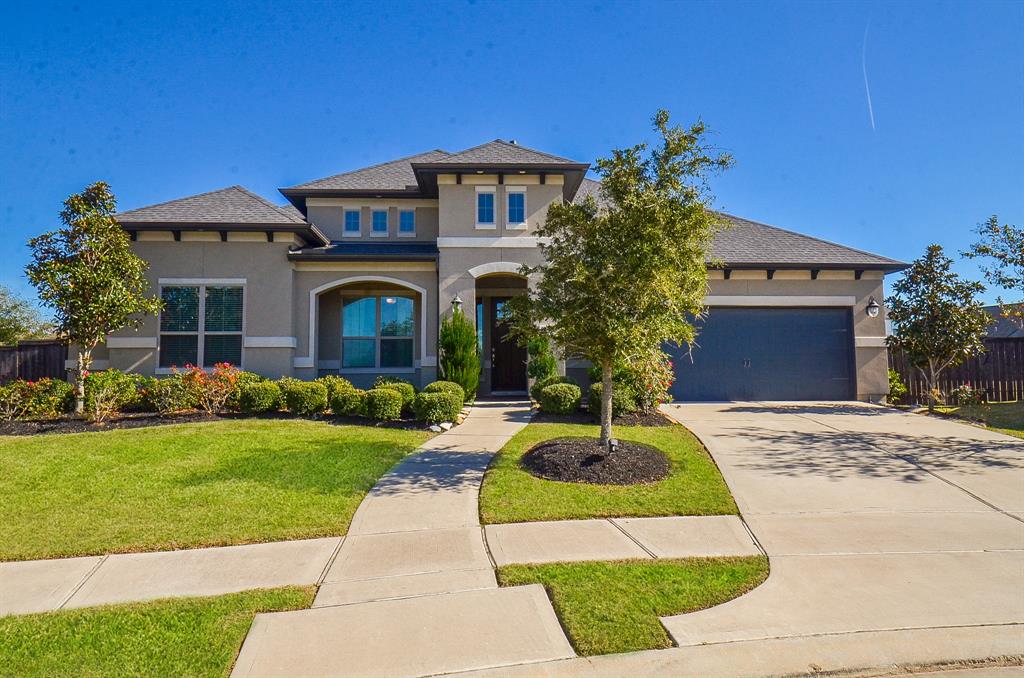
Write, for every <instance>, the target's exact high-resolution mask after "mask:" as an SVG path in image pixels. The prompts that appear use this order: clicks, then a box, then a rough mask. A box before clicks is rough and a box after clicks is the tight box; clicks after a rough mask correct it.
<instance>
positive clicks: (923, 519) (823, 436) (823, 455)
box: [662, 403, 1024, 652]
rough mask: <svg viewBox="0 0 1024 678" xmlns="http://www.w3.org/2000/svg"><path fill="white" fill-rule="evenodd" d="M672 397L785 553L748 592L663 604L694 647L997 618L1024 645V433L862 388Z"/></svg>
mask: <svg viewBox="0 0 1024 678" xmlns="http://www.w3.org/2000/svg"><path fill="white" fill-rule="evenodd" d="M665 411H666V413H667V414H669V415H670V416H672V417H673V418H675V419H676V420H678V421H679V422H681V423H683V424H684V425H686V426H687V427H689V428H690V429H691V430H692V431H693V432H694V433H695V434H697V436H698V437H700V439H701V440H702V441H703V442H704V443H705V445H707V447H708V449H709V450H710V451H711V453H712V455H713V456H714V458H715V461H716V462H717V463H718V465H719V466H720V468H721V470H722V473H723V475H724V476H725V479H726V481H727V482H728V483H729V486H730V488H731V489H732V492H733V495H734V496H735V497H736V501H737V503H738V504H739V507H740V511H741V512H742V514H743V517H744V518H745V520H746V521H747V523H748V525H749V527H750V529H751V530H752V532H753V533H754V535H755V536H756V537H757V539H758V540H759V541H760V543H761V544H762V545H763V547H764V548H765V550H766V551H767V553H768V554H769V556H770V559H771V575H770V577H769V579H768V581H767V582H766V583H765V584H764V585H762V586H761V587H760V588H758V589H756V590H755V591H753V592H751V593H750V594H748V595H745V596H742V597H740V598H738V599H736V600H734V601H732V602H730V603H726V604H725V605H720V606H718V607H714V608H711V609H708V610H705V611H702V612H697V613H693V614H686V615H679V616H676V617H667V618H664V619H663V620H662V621H663V622H664V623H665V626H666V627H667V628H668V629H669V631H670V632H671V634H672V636H673V637H674V638H675V640H676V641H677V642H678V643H679V645H680V646H682V647H687V646H696V645H702V644H707V643H723V642H735V641H757V640H763V639H776V638H799V637H811V636H821V635H829V634H849V633H864V632H883V631H884V632H895V631H901V630H903V631H913V630H919V631H921V632H924V631H926V630H929V629H945V630H946V631H945V632H944V636H943V638H944V640H943V641H942V642H943V643H944V644H945V643H950V642H954V643H955V642H956V641H955V637H956V633H957V630H958V629H964V630H965V632H967V631H969V632H970V633H974V634H976V633H977V632H978V630H979V628H978V627H987V629H988V631H986V633H987V634H988V633H990V634H995V635H1005V636H1006V638H1007V640H1009V641H1010V642H1011V646H1012V645H1015V646H1016V648H1017V651H1018V652H1024V626H1021V624H1024V522H1022V520H1024V441H1021V440H1019V439H1016V438H1011V437H1009V436H1004V435H1001V434H997V433H992V432H990V431H986V430H984V429H981V428H976V427H973V426H969V425H965V424H959V423H955V422H952V421H946V420H940V419H934V418H928V417H924V416H920V415H912V414H905V413H901V412H898V411H896V410H892V409H888V408H882V407H875V406H870V405H863V404H859V403H851V404H839V405H830V404H808V403H720V404H674V405H670V406H667V407H666V408H665ZM950 634H952V635H950ZM921 637H922V638H923V637H924V636H923V635H922V636H921ZM907 642H910V643H913V642H914V641H913V640H909V641H907Z"/></svg>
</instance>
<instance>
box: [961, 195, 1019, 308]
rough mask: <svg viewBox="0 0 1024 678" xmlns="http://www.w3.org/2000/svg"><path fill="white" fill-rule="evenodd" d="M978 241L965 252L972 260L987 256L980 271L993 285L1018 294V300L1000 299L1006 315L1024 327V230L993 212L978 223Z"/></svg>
mask: <svg viewBox="0 0 1024 678" xmlns="http://www.w3.org/2000/svg"><path fill="white" fill-rule="evenodd" d="M975 232H976V233H977V234H978V241H977V242H976V243H974V244H973V245H971V248H970V249H969V250H967V251H966V252H963V253H962V254H963V255H964V256H965V257H967V258H969V259H976V258H981V259H986V260H987V261H988V263H985V264H982V266H981V272H982V274H984V276H985V281H986V282H988V284H989V285H992V286H993V287H1002V288H1003V289H1005V290H1010V291H1011V292H1012V293H1014V294H1016V295H1017V296H1018V299H1017V300H1016V302H1017V303H1007V302H1006V301H1004V300H1003V299H1001V298H1000V299H998V300H997V301H998V302H999V305H1000V306H1001V307H1002V313H1003V315H1004V316H1005V317H1007V318H1011V319H1013V320H1014V321H1015V322H1016V323H1017V324H1018V325H1021V326H1024V303H1020V302H1024V229H1021V228H1019V227H1017V226H1014V225H1012V224H1000V223H999V218H998V217H997V216H996V215H994V214H993V215H992V216H991V217H989V218H988V220H987V221H984V222H982V223H981V224H978V228H977V230H976V231H975Z"/></svg>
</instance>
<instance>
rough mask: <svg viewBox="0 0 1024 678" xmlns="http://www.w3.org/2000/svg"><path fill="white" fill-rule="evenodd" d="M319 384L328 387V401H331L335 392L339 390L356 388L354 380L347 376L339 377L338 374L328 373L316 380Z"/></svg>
mask: <svg viewBox="0 0 1024 678" xmlns="http://www.w3.org/2000/svg"><path fill="white" fill-rule="evenodd" d="M315 381H316V382H317V383H318V384H323V385H324V386H326V387H327V402H328V403H329V402H331V399H332V398H333V397H334V394H335V393H337V392H338V391H351V390H353V389H355V386H353V385H352V382H351V381H349V380H348V379H346V378H345V377H339V376H338V375H336V374H328V375H325V376H322V377H320V378H318V379H316V380H315Z"/></svg>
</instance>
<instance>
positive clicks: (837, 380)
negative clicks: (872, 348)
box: [666, 308, 855, 400]
mask: <svg viewBox="0 0 1024 678" xmlns="http://www.w3.org/2000/svg"><path fill="white" fill-rule="evenodd" d="M850 321H851V318H850V310H849V309H847V308H712V309H711V310H710V312H709V313H708V317H707V318H706V319H705V320H704V321H703V324H702V327H701V329H700V334H699V335H698V337H697V343H698V344H699V346H695V347H694V348H693V351H692V360H691V356H690V355H687V354H686V352H685V351H682V350H680V349H679V348H676V347H674V346H673V347H666V351H667V352H668V353H669V354H670V355H671V356H672V361H673V363H674V364H675V372H676V381H675V384H673V387H672V396H673V397H674V398H675V399H677V400H847V399H850V398H853V397H854V388H855V384H854V380H853V332H852V331H851V328H850Z"/></svg>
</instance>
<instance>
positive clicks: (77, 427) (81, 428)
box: [0, 412, 426, 436]
mask: <svg viewBox="0 0 1024 678" xmlns="http://www.w3.org/2000/svg"><path fill="white" fill-rule="evenodd" d="M307 418H308V419H310V420H311V421H323V422H326V423H328V424H337V425H342V426H375V427H377V428H396V429H404V430H421V429H425V428H426V425H425V424H423V422H419V421H416V420H414V419H400V420H398V421H373V420H370V419H363V418H361V417H331V416H324V417H296V416H294V415H291V414H288V413H287V412H277V413H273V414H258V415H254V414H243V413H240V412H224V413H222V414H206V413H205V412H182V413H180V414H172V415H167V416H163V417H162V416H160V415H159V414H155V413H153V412H138V413H129V414H121V415H118V416H116V417H111V418H110V419H108V420H107V421H104V422H102V423H99V424H94V423H92V422H89V421H85V420H82V419H74V418H72V417H61V418H59V419H39V420H32V421H3V422H0V435H4V436H34V435H46V434H51V433H90V432H95V431H113V430H115V429H126V428H146V427H149V426H166V425H168V424H195V423H200V422H205V421H223V420H237V419H307Z"/></svg>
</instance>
